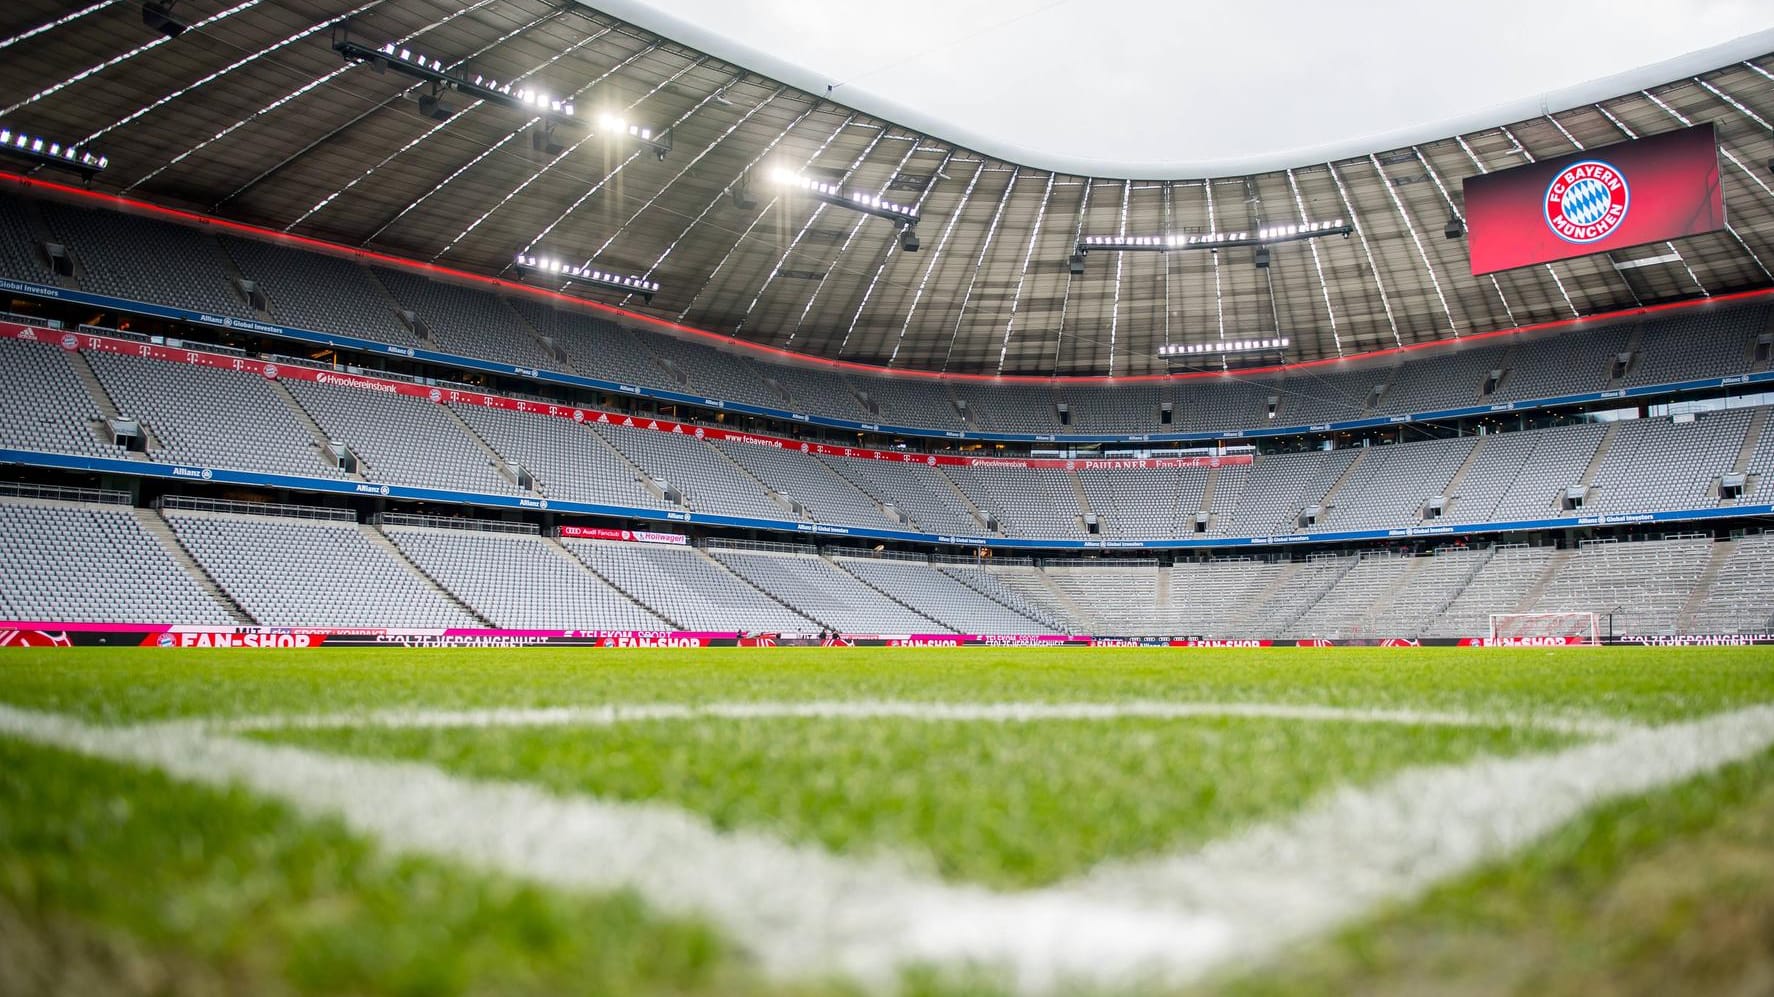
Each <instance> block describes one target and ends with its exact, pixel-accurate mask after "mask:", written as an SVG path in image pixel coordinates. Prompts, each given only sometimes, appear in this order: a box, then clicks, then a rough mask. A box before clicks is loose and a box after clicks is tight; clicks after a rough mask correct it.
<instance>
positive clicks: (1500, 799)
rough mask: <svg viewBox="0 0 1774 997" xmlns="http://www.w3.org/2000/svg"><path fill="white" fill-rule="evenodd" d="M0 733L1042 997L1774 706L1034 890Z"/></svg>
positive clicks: (1382, 873)
mask: <svg viewBox="0 0 1774 997" xmlns="http://www.w3.org/2000/svg"><path fill="white" fill-rule="evenodd" d="M0 734H10V735H13V736H16V737H21V738H24V739H27V740H31V741H35V742H38V743H41V744H47V745H53V746H57V747H61V748H66V749H70V750H74V751H79V752H84V753H86V754H89V755H93V756H96V757H100V758H105V759H109V760H113V761H120V762H128V763H134V764H143V765H150V766H154V767H157V768H160V769H162V770H164V771H166V772H167V773H169V774H170V775H172V776H174V777H175V778H180V779H185V780H188V781H192V782H197V783H201V784H206V785H229V784H240V785H243V786H245V787H247V788H249V789H251V790H254V791H256V792H259V793H262V794H264V795H266V796H269V797H272V798H275V799H278V800H281V801H283V802H285V803H287V804H289V805H290V806H292V807H293V808H295V809H296V810H297V811H299V812H301V813H303V814H307V815H310V816H315V817H337V818H340V819H341V820H343V821H344V822H345V824H346V825H347V826H348V827H350V828H351V829H353V830H354V831H357V832H359V833H362V834H365V835H368V836H372V837H374V838H377V839H379V840H380V841H381V842H382V843H383V844H384V845H385V846H386V847H388V848H390V849H392V850H396V851H401V852H410V853H417V854H427V855H437V856H443V857H445V858H448V859H452V860H457V861H461V862H463V863H465V864H467V865H470V866H472V867H477V868H483V869H490V870H497V871H500V872H504V873H509V874H513V875H518V876H523V877H527V878H529V879H532V880H534V881H536V882H539V883H542V884H545V885H549V886H553V887H560V888H567V889H581V890H589V891H600V892H601V891H609V890H615V889H624V888H626V889H632V890H634V891H635V892H636V893H637V894H638V895H640V896H641V897H642V898H643V899H645V900H646V901H647V902H649V903H650V904H652V905H653V906H654V907H656V908H657V909H659V910H662V911H665V912H668V913H677V914H691V915H699V916H703V917H706V918H708V919H709V920H710V922H711V923H713V924H715V925H716V926H718V927H719V928H720V929H721V930H723V931H724V932H726V934H727V935H728V936H729V937H731V938H732V939H734V940H735V941H736V942H737V943H738V944H740V945H741V946H743V947H744V948H745V949H746V950H748V951H750V952H751V953H753V954H754V955H755V956H756V957H757V958H758V959H759V961H760V963H761V964H762V966H763V967H764V968H765V969H767V970H769V971H771V972H773V973H778V974H783V975H805V974H821V973H827V972H832V971H839V972H843V973H846V974H849V975H851V976H853V977H855V978H857V979H859V980H861V981H863V982H865V983H870V984H875V985H879V986H890V985H891V984H892V981H893V980H894V979H895V974H896V972H897V971H898V970H900V969H902V968H904V967H906V966H910V965H917V964H945V965H953V964H973V965H979V966H983V967H990V968H993V969H996V970H999V971H1002V972H1003V973H1004V974H1005V975H1006V977H1007V978H1008V980H1009V981H1010V982H1012V983H1013V984H1014V985H1015V986H1016V987H1017V988H1018V989H1020V990H1023V991H1029V992H1044V991H1051V990H1054V989H1057V988H1062V987H1065V986H1068V985H1072V984H1078V983H1084V984H1090V985H1109V986H1118V985H1129V984H1145V983H1162V984H1180V983H1186V982H1189V981H1191V980H1197V979H1199V978H1200V977H1201V976H1203V975H1204V974H1206V973H1208V972H1211V971H1213V970H1215V969H1217V968H1221V967H1224V966H1226V965H1227V964H1228V962H1229V961H1231V960H1236V959H1250V958H1254V957H1261V956H1263V955H1266V954H1270V953H1272V952H1274V951H1275V950H1276V949H1277V948H1278V947H1280V946H1282V945H1284V944H1287V943H1289V942H1292V941H1296V940H1298V939H1300V938H1302V937H1306V936H1309V935H1313V934H1316V933H1319V932H1322V931H1325V930H1329V929H1331V928H1334V927H1336V926H1337V925H1339V924H1343V923H1347V922H1348V921H1349V920H1351V919H1353V918H1356V917H1359V916H1361V915H1362V914H1364V913H1366V912H1368V911H1370V910H1372V909H1374V908H1375V906H1376V905H1379V904H1382V903H1386V902H1396V901H1408V900H1410V899H1412V898H1414V897H1416V896H1418V895H1420V894H1421V893H1422V892H1423V891H1424V890H1425V889H1427V888H1429V887H1430V886H1432V885H1433V884H1435V883H1436V882H1439V881H1441V880H1443V879H1445V878H1447V877H1449V876H1453V875H1456V874H1458V873H1461V872H1463V871H1465V870H1468V869H1471V868H1473V867H1475V866H1476V865H1478V864H1480V863H1482V862H1485V861H1489V860H1493V859H1499V858H1503V857H1505V856H1507V855H1509V854H1510V853H1512V852H1513V851H1515V850H1518V849H1520V848H1522V847H1524V846H1526V845H1528V844H1530V843H1532V842H1533V841H1534V840H1536V839H1537V838H1539V837H1540V836H1542V835H1544V834H1546V833H1547V832H1549V831H1551V830H1552V829H1554V828H1556V827H1558V826H1559V825H1561V824H1563V823H1565V822H1566V821H1568V820H1570V819H1572V818H1573V817H1575V816H1577V815H1578V814H1579V813H1581V812H1582V811H1583V810H1585V809H1587V808H1589V807H1592V806H1594V805H1596V804H1598V803H1602V802H1605V801H1608V800H1612V799H1617V798H1621V797H1625V796H1630V795H1634V794H1638V793H1643V792H1646V791H1649V790H1652V789H1656V788H1658V787H1660V786H1665V785H1669V784H1672V783H1676V782H1680V781H1682V780H1684V779H1687V778H1691V777H1693V776H1695V775H1699V774H1701V773H1704V772H1708V771H1711V770H1713V769H1716V768H1718V767H1719V766H1722V765H1726V764H1729V763H1731V762H1735V761H1740V760H1743V759H1747V758H1751V757H1754V756H1756V755H1757V754H1760V753H1761V752H1764V751H1766V750H1768V748H1769V747H1770V746H1771V745H1774V706H1758V707H1753V708H1748V709H1743V710H1738V711H1735V712H1730V713H1723V714H1718V715H1715V716H1711V717H1707V718H1704V719H1701V720H1696V721H1692V722H1687V723H1680V724H1671V725H1668V726H1664V727H1655V728H1644V729H1639V730H1633V731H1629V732H1627V733H1624V734H1621V735H1619V736H1617V737H1614V738H1612V739H1610V740H1606V741H1598V742H1592V743H1586V744H1583V745H1579V746H1577V747H1572V748H1567V749H1563V750H1560V751H1555V752H1550V753H1547V754H1542V755H1537V756H1530V757H1526V758H1512V759H1481V760H1478V761H1476V762H1473V763H1468V764H1461V765H1444V766H1434V767H1423V768H1416V769H1409V770H1406V771H1404V772H1401V773H1399V774H1398V775H1396V776H1394V777H1393V778H1391V779H1389V780H1387V781H1385V782H1383V783H1381V784H1379V785H1377V786H1373V787H1370V788H1366V789H1356V788H1345V789H1342V790H1339V791H1336V792H1333V793H1331V794H1329V795H1328V796H1326V797H1325V798H1323V799H1321V800H1320V801H1319V802H1317V803H1314V804H1311V805H1309V806H1308V807H1307V808H1306V809H1305V810H1304V811H1302V812H1300V813H1298V814H1296V815H1294V816H1292V817H1289V818H1286V819H1283V820H1280V821H1277V822H1274V823H1271V824H1266V825H1261V826H1258V827H1255V828H1252V829H1250V830H1247V831H1245V832H1242V833H1239V834H1236V835H1234V836H1232V837H1230V838H1226V839H1222V840H1220V841H1216V842H1213V843H1210V844H1208V845H1206V846H1205V847H1202V848H1199V849H1196V850H1192V851H1189V852H1184V853H1180V854H1176V855H1171V856H1165V857H1160V858H1157V859H1149V860H1140V861H1132V860H1130V861H1121V862H1114V863H1109V864H1107V865H1105V866H1103V867H1101V868H1099V869H1097V870H1096V871H1094V872H1091V873H1088V874H1086V875H1085V876H1083V877H1081V878H1079V879H1076V880H1073V881H1071V882H1068V883H1062V884H1058V885H1056V886H1053V887H1049V888H1044V889H1038V890H1030V891H1026V892H1020V893H996V892H993V891H990V890H987V889H985V888H982V887H977V886H967V885H949V884H944V883H941V882H937V881H935V880H933V879H931V878H930V877H928V876H926V875H921V874H918V873H916V872H913V871H910V870H908V869H906V868H903V867H901V866H900V865H898V864H897V863H894V862H893V861H891V860H888V859H874V860H867V861H864V860H852V859H846V858H841V857H838V856H834V855H831V854H829V853H827V852H824V851H822V850H820V849H817V848H811V847H807V846H797V845H791V844H785V843H783V842H780V841H777V840H775V839H773V838H770V837H768V836H766V835H762V834H757V833H752V832H722V831H719V830H717V829H715V828H713V827H711V826H710V825H709V824H708V822H707V821H705V820H704V819H702V818H700V817H697V816H694V815H690V814H687V813H684V812H682V811H680V810H677V809H674V808H671V807H667V806H661V805H650V804H628V803H612V802H606V801H600V800H595V799H590V798H586V797H563V796H556V795H551V794H549V793H546V792H543V791H541V790H539V789H536V788H534V787H531V786H527V785H523V784H513V783H499V782H481V781H474V780H469V779H463V778H458V777H455V776H451V775H448V774H446V773H444V772H442V771H441V770H439V769H436V768H433V767H430V766H426V765H419V764H413V763H406V762H380V761H370V760H365V759H359V758H350V757H343V756H333V755H327V754H323V753H319V752H313V751H307V750H303V749H299V748H294V747H288V746H280V745H271V744H262V743H258V742H254V741H249V740H241V739H236V738H231V737H216V736H211V735H207V734H205V733H203V732H202V731H201V730H198V729H196V728H193V727H188V726H183V727H181V726H170V725H169V726H161V727H156V728H148V727H138V728H107V727H99V726H93V725H89V724H85V723H82V722H80V721H77V720H73V719H70V718H66V717H62V716H57V715H53V714H44V713H36V712H31V711H26V710H19V709H14V708H11V707H0Z"/></svg>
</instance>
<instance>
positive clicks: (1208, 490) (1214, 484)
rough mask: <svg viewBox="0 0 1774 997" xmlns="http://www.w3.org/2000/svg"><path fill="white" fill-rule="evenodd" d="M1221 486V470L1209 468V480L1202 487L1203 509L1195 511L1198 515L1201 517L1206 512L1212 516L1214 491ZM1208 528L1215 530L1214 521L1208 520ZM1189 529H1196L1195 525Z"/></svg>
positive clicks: (1191, 525)
mask: <svg viewBox="0 0 1774 997" xmlns="http://www.w3.org/2000/svg"><path fill="white" fill-rule="evenodd" d="M1219 486H1220V469H1219V468H1217V467H1210V468H1208V469H1207V480H1206V481H1205V482H1203V483H1202V485H1201V507H1200V508H1199V509H1196V510H1195V513H1196V515H1200V514H1201V513H1204V512H1205V513H1209V514H1210V515H1211V514H1212V513H1213V493H1214V489H1216V488H1218V487H1219ZM1207 526H1208V528H1209V529H1212V528H1213V520H1212V519H1211V518H1210V519H1209V520H1208V523H1207ZM1189 528H1190V529H1191V530H1193V529H1194V528H1195V527H1194V524H1190V526H1189Z"/></svg>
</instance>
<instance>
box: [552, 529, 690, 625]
mask: <svg viewBox="0 0 1774 997" xmlns="http://www.w3.org/2000/svg"><path fill="white" fill-rule="evenodd" d="M541 539H542V546H544V547H546V548H548V549H549V550H551V551H554V552H555V553H556V554H559V555H560V556H561V557H563V558H565V559H566V561H567V563H568V564H569V565H571V566H572V567H573V568H574V569H575V570H577V571H579V572H581V573H583V574H587V575H591V576H593V577H595V578H597V579H598V580H599V581H602V582H603V583H604V584H606V585H608V586H610V588H611V589H613V590H615V591H616V592H617V593H618V594H620V595H621V596H622V597H623V598H624V599H627V600H628V601H629V602H632V603H634V604H635V605H636V606H638V607H640V610H641V612H643V613H651V614H652V615H654V616H657V617H659V618H660V619H662V620H664V621H665V622H667V623H669V624H671V625H672V626H674V627H681V626H683V623H682V622H681V621H679V620H674V619H672V618H671V617H669V616H667V615H665V610H663V609H660V608H657V607H654V606H649V605H647V604H646V603H644V602H642V601H641V600H639V599H637V598H635V597H634V593H632V592H630V591H628V590H627V589H625V588H623V587H622V586H621V585H619V584H617V583H616V581H615V579H612V578H605V577H604V576H603V575H602V574H600V573H599V572H598V571H597V570H596V569H594V568H593V567H592V566H591V565H589V564H586V563H585V562H584V561H582V560H580V559H579V558H577V557H574V556H573V552H572V551H570V550H568V549H567V548H566V547H564V546H562V544H561V542H560V541H559V540H557V539H555V538H554V537H551V536H546V535H545V536H543V537H542V538H541Z"/></svg>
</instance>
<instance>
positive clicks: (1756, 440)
mask: <svg viewBox="0 0 1774 997" xmlns="http://www.w3.org/2000/svg"><path fill="white" fill-rule="evenodd" d="M1770 410H1774V406H1768V405H1762V406H1758V407H1757V408H1756V409H1755V414H1754V415H1751V416H1750V417H1749V429H1748V430H1747V431H1745V432H1744V434H1743V446H1742V447H1740V448H1738V450H1737V460H1736V462H1735V463H1733V464H1732V465H1731V470H1733V471H1735V472H1737V473H1738V474H1742V473H1744V472H1746V471H1748V470H1749V461H1750V458H1752V457H1754V456H1755V452H1756V446H1757V445H1758V444H1760V443H1761V442H1762V433H1764V432H1765V431H1766V430H1767V428H1768V413H1769V411H1770Z"/></svg>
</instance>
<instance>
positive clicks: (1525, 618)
mask: <svg viewBox="0 0 1774 997" xmlns="http://www.w3.org/2000/svg"><path fill="white" fill-rule="evenodd" d="M1491 640H1492V642H1494V643H1499V644H1513V643H1524V642H1531V641H1536V640H1548V641H1560V642H1565V643H1569V642H1570V641H1572V640H1576V641H1577V642H1579V643H1583V644H1600V643H1601V642H1602V634H1601V617H1600V616H1599V615H1598V614H1596V613H1492V614H1491Z"/></svg>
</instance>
